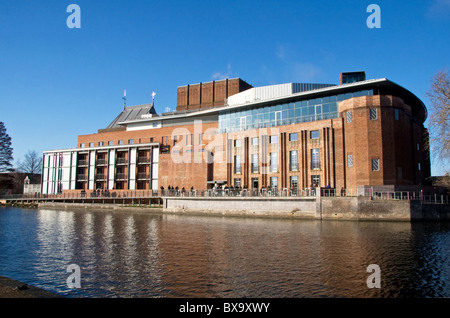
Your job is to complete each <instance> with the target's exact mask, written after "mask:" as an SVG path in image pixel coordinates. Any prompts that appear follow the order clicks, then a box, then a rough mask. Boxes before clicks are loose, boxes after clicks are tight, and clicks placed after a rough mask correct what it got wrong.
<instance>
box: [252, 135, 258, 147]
mask: <svg viewBox="0 0 450 318" xmlns="http://www.w3.org/2000/svg"><path fill="white" fill-rule="evenodd" d="M258 142H259V140H258V137H253V138H252V146H258Z"/></svg>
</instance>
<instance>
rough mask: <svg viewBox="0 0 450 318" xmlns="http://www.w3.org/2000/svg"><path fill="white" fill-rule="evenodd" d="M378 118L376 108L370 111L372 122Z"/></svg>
mask: <svg viewBox="0 0 450 318" xmlns="http://www.w3.org/2000/svg"><path fill="white" fill-rule="evenodd" d="M377 118H378V112H377V109H376V108H371V109H370V120H375V119H377Z"/></svg>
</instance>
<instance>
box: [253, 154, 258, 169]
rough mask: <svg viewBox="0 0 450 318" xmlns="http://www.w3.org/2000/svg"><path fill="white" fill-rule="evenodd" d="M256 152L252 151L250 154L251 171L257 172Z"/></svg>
mask: <svg viewBox="0 0 450 318" xmlns="http://www.w3.org/2000/svg"><path fill="white" fill-rule="evenodd" d="M258 157H259V156H258V154H257V153H254V154H252V172H253V173H257V172H258V171H259V165H258V159H259V158H258Z"/></svg>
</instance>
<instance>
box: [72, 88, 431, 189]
mask: <svg viewBox="0 0 450 318" xmlns="http://www.w3.org/2000/svg"><path fill="white" fill-rule="evenodd" d="M249 88H251V85H249V84H247V83H245V82H244V81H242V80H240V79H232V80H223V81H217V82H209V83H203V84H202V83H200V84H196V85H188V86H183V87H179V88H178V105H177V110H178V111H183V110H194V109H197V110H203V109H206V108H208V109H209V108H211V107H219V106H224V101H225V99H226V98H227V97H228V96H231V95H233V94H236V93H239V92H241V91H243V90H246V89H249ZM338 107H339V108H338V111H339V116H338V117H337V118H332V119H324V120H317V121H310V122H303V123H296V124H289V125H282V126H276V127H271V128H261V129H256V130H246V131H239V132H234V133H226V134H225V133H219V131H218V128H219V125H218V121H217V120H216V121H214V120H213V121H211V118H210V117H211V115H208V114H206V113H205V115H203V113H201V112H200V113H199V115H194V116H192V117H180V119H177V120H181V121H183V123H182V124H173V123H172V124H170V125H164V124H162V125H161V126H159V127H154V128H151V129H150V128H149V129H141V130H128V131H127V129H126V128H125V127H123V128H118V129H109V130H108V129H103V130H99V132H98V133H96V134H89V135H80V136H78V142H77V144H78V147H80V146H81V145H83V147H85V148H90V147H108V146H116V145H128V144H129V145H130V146H131V145H133V147H135V146H137V155H138V156H139V151H141V152H142V151H145V149H143V150H140V149H139V144H148V143H152V144H154V145H156V146H155V147H157V148H154V149H158V151H159V165H158V187H164V188H165V189H167V187H169V186H171V187H178V188H179V189H181V188H183V187H184V188H185V189H190V188H191V187H193V188H195V189H206V188H208V187H211V186H212V185H213V184H214V182H226V184H227V185H229V186H232V185H239V186H241V187H246V188H248V189H252V188H253V187H255V188H258V189H261V188H269V187H270V186H271V184H272V183H273V182H275V181H276V184H277V187H278V189H285V188H286V189H290V188H292V187H293V185H294V183H295V185H296V186H297V187H298V189H299V190H303V189H305V188H309V187H310V186H311V185H312V184H313V183H314V182H316V183H318V184H317V185H318V186H320V187H326V186H328V185H329V186H330V187H331V188H334V189H336V190H340V189H342V188H344V189H347V190H351V191H353V192H356V190H357V187H358V186H362V185H365V186H382V185H397V186H415V185H422V184H424V183H425V180H426V178H427V177H429V176H430V163H429V152H428V148H427V147H428V146H427V145H428V132H427V130H426V128H424V126H423V123H422V122H421V121H420V120H418V119H417V118H416V117H415V116H413V111H412V106H411V105H408V104H406V103H405V101H404V100H403V99H402V98H400V97H398V96H393V95H373V96H361V97H354V98H350V99H346V100H344V101H342V102H339V104H338ZM204 116H206V117H208V116H210V117H208V118H209V120H206V121H202V119H204V118H206V117H204ZM215 116H216V118H217V114H216V115H215ZM158 119H160V120H161V121H162V122H163V121H164V120H166V119H165V117H164V116H161V117H157V118H156V119H154V120H155V121H156V120H158ZM195 120H198V122H195ZM271 136H276V137H273V138H271ZM254 138H258V139H257V144H255V143H256V139H254ZM236 140H238V141H236ZM152 151H154V150H152ZM256 154H257V156H256ZM148 155H150V154H144V153H141V156H148ZM315 156H317V157H315ZM312 157H314V158H315V161H314V165H315V166H314V167H313V166H312V165H313V162H312V161H313V160H312V159H313V158H312ZM255 158H257V159H258V162H257V164H252V161H253V160H254V159H255ZM291 158H292V160H294V161H295V162H294V161H293V162H291ZM317 158H318V160H317ZM100 159H101V157H100ZM128 159H129V158H126V160H128ZM271 160H272V162H271ZM237 162H239V163H240V165H239V167H238V168H236V163H237ZM275 163H276V165H275ZM148 169H149V167H145V166H142V167H138V168H136V174H139V173H142V174H144V173H148ZM116 172H117V171H116ZM120 172H121V173H124V174H127V173H129V172H130V171H128V170H126V168H124V169H122V170H120ZM97 173H99V174H100V175H101V174H102V170H101V167H99V170H97ZM274 178H276V179H274ZM104 185H105V186H106V183H105V184H104ZM83 187H85V185H84V186H83ZM102 187H103V186H102ZM136 188H137V189H150V188H151V184H150V183H147V184H146V183H145V182H141V183H137V186H136Z"/></svg>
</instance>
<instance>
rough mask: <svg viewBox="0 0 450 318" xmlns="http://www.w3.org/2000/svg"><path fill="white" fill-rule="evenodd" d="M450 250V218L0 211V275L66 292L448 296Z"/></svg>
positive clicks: (75, 294) (99, 294) (85, 294)
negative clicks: (72, 285)
mask: <svg viewBox="0 0 450 318" xmlns="http://www.w3.org/2000/svg"><path fill="white" fill-rule="evenodd" d="M449 255H450V223H434V222H423V223H409V222H369V221H365V222H357V221H320V220H286V219H265V218H243V217H219V216H210V217H208V216H187V215H166V214H161V213H143V212H123V211H122V212H118V211H84V210H73V211H65V210H61V211H59V210H42V209H41V210H23V209H15V208H2V209H0V275H1V276H6V277H10V278H13V279H16V280H19V281H22V282H25V283H28V284H30V285H35V286H37V287H41V288H44V289H47V290H49V291H53V292H56V293H58V294H61V295H64V296H66V297H102V298H103V297H105V298H106V297H127V298H128V297H140V298H143V297H166V298H172V297H174V298H175V297H195V298H197V297H204V298H223V297H232V298H241V297H249V298H263V297H268V298H271V297H278V298H279V297H283V298H304V297H306V298H311V297H312V298H329V297H339V298H354V297H358V298H359V297H363V298H385V297H421V298H425V297H433V298H437V297H439V298H440V297H450V261H449ZM71 264H75V265H77V266H79V272H68V271H67V269H68V266H69V265H71ZM371 264H376V265H378V266H379V270H375V271H372V270H368V267H369V265H371ZM369 269H370V267H369ZM78 273H79V276H76V275H78ZM378 274H379V275H378ZM69 276H70V277H72V276H74V278H73V279H72V278H70V282H72V283H74V282H79V283H80V285H81V286H80V287H79V288H69V286H68V282H67V279H68V278H69ZM376 282H379V283H380V285H379V288H377V287H374V288H369V285H370V286H371V287H373V283H376Z"/></svg>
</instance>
